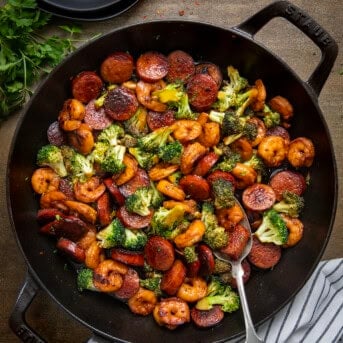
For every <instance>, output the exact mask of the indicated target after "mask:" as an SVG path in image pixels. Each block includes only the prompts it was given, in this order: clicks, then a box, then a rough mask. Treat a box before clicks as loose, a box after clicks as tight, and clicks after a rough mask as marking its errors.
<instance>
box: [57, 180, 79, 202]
mask: <svg viewBox="0 0 343 343" xmlns="http://www.w3.org/2000/svg"><path fill="white" fill-rule="evenodd" d="M58 190H59V191H60V192H62V193H63V194H64V195H65V196H66V197H67V198H68V199H70V200H73V199H75V194H74V188H73V183H72V182H71V181H70V180H68V179H61V180H60V184H59V185H58Z"/></svg>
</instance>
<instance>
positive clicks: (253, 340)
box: [232, 263, 263, 343]
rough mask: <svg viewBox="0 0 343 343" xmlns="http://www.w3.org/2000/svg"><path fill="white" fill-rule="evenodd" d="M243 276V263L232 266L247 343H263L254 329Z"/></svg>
mask: <svg viewBox="0 0 343 343" xmlns="http://www.w3.org/2000/svg"><path fill="white" fill-rule="evenodd" d="M243 274H244V270H243V267H242V265H241V263H234V264H233V265H232V276H233V277H234V278H235V279H236V283H237V288H238V293H239V297H240V300H241V305H242V310H243V314H244V323H245V332H246V338H245V342H246V343H258V342H261V343H262V342H263V340H262V339H260V338H259V337H258V336H257V333H256V331H255V328H254V324H253V322H252V320H251V316H250V311H249V306H248V301H247V298H246V295H245V290H244V284H243Z"/></svg>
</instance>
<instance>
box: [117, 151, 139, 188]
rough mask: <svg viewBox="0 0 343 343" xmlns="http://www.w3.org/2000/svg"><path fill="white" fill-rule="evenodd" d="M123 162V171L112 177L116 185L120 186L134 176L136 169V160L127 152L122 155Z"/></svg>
mask: <svg viewBox="0 0 343 343" xmlns="http://www.w3.org/2000/svg"><path fill="white" fill-rule="evenodd" d="M123 164H124V165H125V169H124V171H123V172H122V173H120V174H119V175H118V177H115V178H114V181H115V183H116V185H117V186H121V185H123V184H124V183H126V182H128V181H130V180H131V179H132V178H133V177H134V176H135V174H136V172H137V169H138V162H137V160H136V159H135V158H133V157H132V156H131V155H129V154H125V155H124V158H123Z"/></svg>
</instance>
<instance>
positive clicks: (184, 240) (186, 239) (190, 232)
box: [174, 219, 206, 248]
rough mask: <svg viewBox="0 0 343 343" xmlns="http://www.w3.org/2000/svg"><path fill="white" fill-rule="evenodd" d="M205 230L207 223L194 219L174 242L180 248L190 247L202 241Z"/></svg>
mask: <svg viewBox="0 0 343 343" xmlns="http://www.w3.org/2000/svg"><path fill="white" fill-rule="evenodd" d="M205 230H206V227H205V224H204V223H203V222H202V221H201V220H199V219H196V220H193V221H192V222H191V224H190V225H189V226H188V228H187V230H186V231H185V232H183V233H180V234H179V235H177V236H176V237H175V238H174V243H175V245H176V246H177V247H178V248H185V247H190V246H192V245H194V244H195V243H198V242H200V241H201V239H202V236H203V235H204V233H205Z"/></svg>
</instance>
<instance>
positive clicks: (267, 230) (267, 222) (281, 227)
mask: <svg viewBox="0 0 343 343" xmlns="http://www.w3.org/2000/svg"><path fill="white" fill-rule="evenodd" d="M254 235H255V236H256V237H257V238H258V239H259V240H260V241H261V242H262V243H274V244H276V245H282V244H285V243H286V242H287V239H288V230H287V226H286V223H285V222H284V220H283V219H282V218H281V216H280V215H279V214H278V212H276V211H275V210H274V209H270V210H268V211H266V212H264V213H263V218H262V223H261V225H260V226H259V227H258V228H257V230H256V231H255V233H254Z"/></svg>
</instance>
